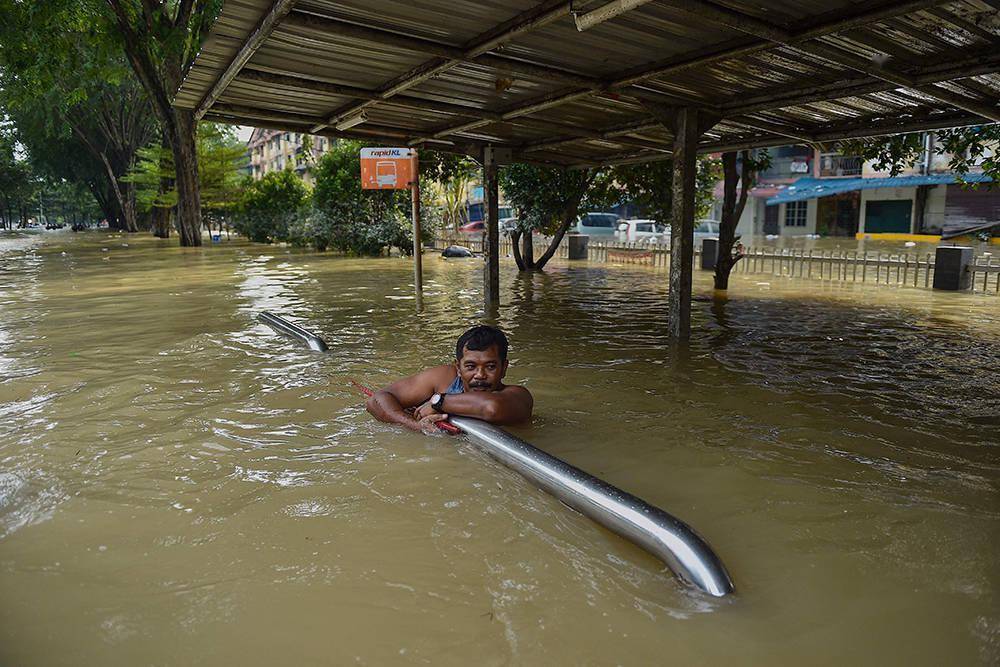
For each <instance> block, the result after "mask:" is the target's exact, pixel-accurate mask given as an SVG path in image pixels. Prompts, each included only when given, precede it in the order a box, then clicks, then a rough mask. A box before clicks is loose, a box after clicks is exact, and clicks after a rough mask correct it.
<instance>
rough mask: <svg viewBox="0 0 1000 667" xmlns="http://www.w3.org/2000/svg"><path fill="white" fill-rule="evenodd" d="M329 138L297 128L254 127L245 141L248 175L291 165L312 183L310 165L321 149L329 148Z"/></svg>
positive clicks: (255, 174) (319, 154)
mask: <svg viewBox="0 0 1000 667" xmlns="http://www.w3.org/2000/svg"><path fill="white" fill-rule="evenodd" d="M331 141H332V140H331V139H328V138H326V137H318V136H315V135H307V134H299V133H298V132H281V131H278V130H265V129H262V128H259V127H258V128H254V131H253V134H251V135H250V140H249V141H248V142H247V153H248V154H249V156H250V169H251V175H252V176H253V178H254V180H260V179H261V178H263V177H264V175H265V174H269V173H271V172H272V171H281V170H282V169H292V170H294V171H295V173H297V174H298V175H299V176H300V177H301V178H302V180H303V181H305V182H306V183H307V184H309V185H312V184H313V182H314V178H313V175H312V167H313V165H315V164H316V161H317V160H318V159H319V158H320V156H322V155H323V153H325V152H327V151H328V150H330V146H331Z"/></svg>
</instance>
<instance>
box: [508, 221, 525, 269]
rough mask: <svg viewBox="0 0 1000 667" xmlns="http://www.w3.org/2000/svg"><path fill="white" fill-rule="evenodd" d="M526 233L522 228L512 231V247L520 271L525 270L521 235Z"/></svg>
mask: <svg viewBox="0 0 1000 667" xmlns="http://www.w3.org/2000/svg"><path fill="white" fill-rule="evenodd" d="M522 234H524V232H522V231H521V230H519V229H517V230H514V231H513V232H511V233H510V248H511V251H512V252H513V253H514V263H515V264H517V270H518V271H524V270H525V266H524V259H523V258H522V257H521V236H522Z"/></svg>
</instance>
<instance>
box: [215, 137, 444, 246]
mask: <svg viewBox="0 0 1000 667" xmlns="http://www.w3.org/2000/svg"><path fill="white" fill-rule="evenodd" d="M361 146H362V144H360V143H358V142H353V141H342V142H339V143H337V144H335V145H334V146H333V148H332V150H331V151H330V152H328V153H326V154H325V155H323V156H322V157H321V158H320V159H319V161H318V163H317V164H316V166H315V167H314V168H313V174H314V176H315V178H316V186H315V188H314V189H313V192H312V194H311V196H310V193H309V191H308V190H307V189H306V187H305V185H303V183H302V181H301V180H299V178H298V177H297V176H296V175H295V174H294V173H293V172H291V171H289V170H286V171H280V172H272V173H270V174H267V175H266V176H264V178H262V179H261V180H259V181H250V182H249V183H247V184H246V186H245V188H244V193H243V196H242V198H241V200H240V205H239V207H238V211H237V214H236V217H235V220H234V224H233V227H234V228H235V229H236V231H237V232H239V233H240V234H243V235H244V236H246V237H247V238H248V239H250V240H251V241H255V242H258V243H274V242H277V241H285V242H288V243H291V244H293V245H297V246H302V247H312V248H316V249H317V250H326V249H327V248H333V249H335V250H340V251H343V252H346V253H348V254H352V255H364V256H378V255H380V254H382V252H383V251H384V250H385V248H387V247H390V248H391V247H396V248H398V249H399V250H400V252H402V253H403V254H407V255H409V254H412V252H413V227H412V222H411V219H410V215H411V203H410V193H409V192H408V191H406V190H363V189H362V188H361V165H360V159H359V155H358V153H359V151H360V150H361ZM441 164H445V163H444V162H442V161H441V160H439V159H435V158H434V157H432V156H428V160H427V161H426V162H424V161H422V162H421V172H424V171H425V168H426V169H427V170H428V171H433V173H425V174H424V176H423V177H424V179H425V180H426V179H429V178H433V177H434V173H437V172H440V171H441V170H442V166H441ZM446 166H447V165H446ZM421 211H422V212H421V218H422V223H423V224H422V227H421V237H422V241H424V242H428V241H431V240H432V239H433V238H434V233H435V231H436V230H437V229H438V227H439V226H440V224H441V211H440V209H439V208H438V207H437V206H435V205H433V197H432V195H431V188H430V187H425V188H423V189H422V191H421Z"/></svg>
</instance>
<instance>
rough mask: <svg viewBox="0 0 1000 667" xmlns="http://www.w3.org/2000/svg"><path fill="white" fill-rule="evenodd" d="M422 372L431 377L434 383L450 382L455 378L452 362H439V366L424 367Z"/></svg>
mask: <svg viewBox="0 0 1000 667" xmlns="http://www.w3.org/2000/svg"><path fill="white" fill-rule="evenodd" d="M424 373H426V374H427V376H428V377H430V378H433V381H434V384H441V383H444V384H451V381H452V380H454V379H455V376H456V373H455V366H454V365H453V364H441V365H440V366H431V367H430V368H428V369H426V370H425V371H424Z"/></svg>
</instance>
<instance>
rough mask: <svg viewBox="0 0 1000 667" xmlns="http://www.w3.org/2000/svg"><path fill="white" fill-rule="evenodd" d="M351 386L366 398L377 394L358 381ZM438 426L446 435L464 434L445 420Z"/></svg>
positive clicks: (352, 382) (354, 381)
mask: <svg viewBox="0 0 1000 667" xmlns="http://www.w3.org/2000/svg"><path fill="white" fill-rule="evenodd" d="M351 384H353V385H354V386H355V388H357V389H358V390H359V391H360V392H361V393H362V394H364V395H365V396H369V397H370V396H371V395H372V394H374V393H375V392H374V391H372V390H371V389H369V388H368V387H366V386H364V385H363V384H361V383H360V382H358V381H357V380H351ZM436 425H437V427H438V428H439V429H441V430H442V431H444V432H445V433H451V434H452V435H457V434H459V433H461V432H462V429H460V428H458V427H457V426H455V425H454V424H449V423H448V422H447V421H444V420H442V421H439V422H437V423H436Z"/></svg>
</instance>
